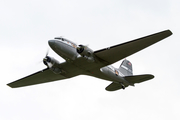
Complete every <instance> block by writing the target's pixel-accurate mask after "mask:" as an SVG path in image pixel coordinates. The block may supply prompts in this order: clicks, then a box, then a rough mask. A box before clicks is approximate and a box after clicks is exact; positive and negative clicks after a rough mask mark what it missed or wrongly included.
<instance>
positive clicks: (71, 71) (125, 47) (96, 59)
mask: <svg viewBox="0 0 180 120" xmlns="http://www.w3.org/2000/svg"><path fill="white" fill-rule="evenodd" d="M170 35H172V32H171V31H170V30H165V31H162V32H158V33H155V34H152V35H148V36H145V37H142V38H139V39H135V40H132V41H129V42H125V43H122V44H118V45H115V46H111V47H108V48H104V49H100V50H97V51H93V50H92V49H90V48H89V47H88V46H85V45H77V44H75V43H74V42H72V41H70V40H68V39H66V38H63V37H55V38H54V39H52V40H49V41H48V44H49V46H50V47H51V49H52V50H53V51H54V52H56V53H57V54H58V55H59V56H61V57H62V58H64V59H65V62H62V63H60V62H59V61H58V60H56V59H54V58H53V57H50V56H48V55H47V54H46V56H45V58H44V59H43V63H44V64H45V65H46V66H47V68H45V69H43V70H41V71H38V72H36V73H34V74H31V75H29V76H27V77H24V78H21V79H19V80H16V81H14V82H11V83H9V84H7V85H8V86H10V87H11V88H18V87H24V86H30V85H36V84H40V83H47V82H52V81H57V80H63V79H68V78H72V77H74V76H78V75H88V76H92V77H96V78H100V79H103V80H107V81H110V82H111V84H110V85H108V86H107V87H106V88H105V89H106V90H107V91H116V90H119V89H125V88H126V87H128V86H134V84H136V83H141V82H144V81H147V80H150V79H153V78H154V76H153V75H151V74H143V75H133V70H132V63H131V62H130V61H129V60H127V59H124V58H126V57H128V56H130V55H132V54H134V53H136V52H138V51H140V50H142V49H144V48H146V47H148V46H151V45H152V44H154V43H157V42H159V41H161V40H163V39H165V38H166V37H169V36H170ZM122 59H124V60H123V62H122V64H121V65H120V67H119V68H115V67H113V66H111V64H113V63H115V62H117V61H119V60H122Z"/></svg>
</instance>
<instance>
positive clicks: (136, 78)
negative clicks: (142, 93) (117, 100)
mask: <svg viewBox="0 0 180 120" xmlns="http://www.w3.org/2000/svg"><path fill="white" fill-rule="evenodd" d="M123 78H124V79H125V80H127V81H128V82H129V84H130V85H134V84H135V83H141V82H144V81H147V80H150V79H153V78H154V76H153V75H150V74H146V75H134V76H126V77H123ZM121 88H122V86H121V84H118V83H114V82H112V83H111V84H110V85H108V86H107V87H106V90H107V91H115V90H119V89H121Z"/></svg>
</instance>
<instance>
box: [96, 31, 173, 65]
mask: <svg viewBox="0 0 180 120" xmlns="http://www.w3.org/2000/svg"><path fill="white" fill-rule="evenodd" d="M170 35H172V32H171V31H170V30H166V31H162V32H159V33H156V34H152V35H149V36H146V37H143V38H139V39H136V40H133V41H129V42H126V43H123V44H119V45H115V46H112V47H109V48H106V49H102V50H98V51H95V52H94V54H95V55H96V56H97V57H99V58H101V59H102V60H104V61H106V62H107V65H108V64H112V63H114V62H117V61H119V60H121V59H123V58H126V57H127V56H129V55H132V54H134V53H136V52H138V51H140V50H142V49H144V48H146V47H148V46H150V45H152V44H154V43H156V42H159V41H160V40H162V39H164V38H166V37H168V36H170Z"/></svg>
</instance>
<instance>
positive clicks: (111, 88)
mask: <svg viewBox="0 0 180 120" xmlns="http://www.w3.org/2000/svg"><path fill="white" fill-rule="evenodd" d="M121 88H122V86H121V84H119V83H114V82H112V83H111V84H110V85H108V86H107V87H106V90H107V91H116V90H119V89H121Z"/></svg>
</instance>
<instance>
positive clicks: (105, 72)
mask: <svg viewBox="0 0 180 120" xmlns="http://www.w3.org/2000/svg"><path fill="white" fill-rule="evenodd" d="M48 43H49V46H50V47H51V48H52V49H53V50H54V51H55V52H56V53H57V54H58V55H59V56H61V57H62V58H64V59H65V60H66V61H67V62H72V63H73V61H74V60H75V59H77V58H79V57H84V58H85V59H86V58H88V57H93V59H94V61H93V63H94V64H97V63H100V62H99V61H100V60H99V59H98V58H97V57H96V56H94V55H93V53H89V54H90V55H87V56H86V55H81V54H79V53H78V52H77V47H78V45H77V44H75V43H74V42H71V41H70V40H67V39H65V38H61V37H60V38H56V39H53V40H49V41H48ZM85 49H86V48H85ZM90 51H91V52H92V50H90ZM91 54H92V55H91ZM87 62H89V61H88V59H87ZM93 63H92V64H93ZM75 67H80V69H83V70H84V71H89V73H90V74H89V75H91V73H93V68H91V67H82V66H78V65H75ZM88 68H89V69H88ZM96 72H97V71H96ZM99 73H102V75H99V78H102V79H106V80H109V81H113V82H117V83H123V84H124V85H125V86H128V85H129V84H128V82H127V81H126V80H125V79H123V77H124V76H125V75H124V74H123V73H121V71H120V70H119V69H117V68H114V67H113V66H111V65H108V66H106V67H102V68H99ZM91 76H93V74H92V75H91ZM96 77H97V75H96Z"/></svg>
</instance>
